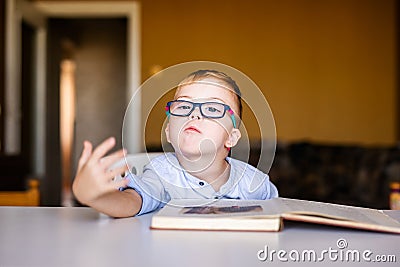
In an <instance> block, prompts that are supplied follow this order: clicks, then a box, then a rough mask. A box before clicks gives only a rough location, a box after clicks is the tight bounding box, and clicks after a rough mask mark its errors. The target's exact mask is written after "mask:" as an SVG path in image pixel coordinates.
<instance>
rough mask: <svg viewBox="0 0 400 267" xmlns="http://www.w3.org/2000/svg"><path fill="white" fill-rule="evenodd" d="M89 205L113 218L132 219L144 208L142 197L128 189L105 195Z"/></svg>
mask: <svg viewBox="0 0 400 267" xmlns="http://www.w3.org/2000/svg"><path fill="white" fill-rule="evenodd" d="M87 204H88V205H89V206H91V207H92V208H94V209H96V210H97V211H100V212H102V213H104V214H107V215H109V216H111V217H115V218H123V217H131V216H135V215H136V214H138V213H139V211H140V209H141V207H142V197H141V196H140V195H139V194H138V193H137V192H136V191H135V190H133V189H128V190H125V191H122V192H121V191H115V192H110V193H107V194H104V195H102V196H100V197H98V198H97V199H95V200H94V201H92V203H87Z"/></svg>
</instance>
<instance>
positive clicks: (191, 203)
mask: <svg viewBox="0 0 400 267" xmlns="http://www.w3.org/2000/svg"><path fill="white" fill-rule="evenodd" d="M283 220H291V221H302V222H310V223H316V224H327V225H334V226H341V227H349V228H359V229H365V230H371V231H381V232H390V233H398V234H400V222H398V221H396V220H395V219H393V218H391V217H390V216H388V215H386V214H385V213H384V212H383V211H381V210H376V209H368V208H360V207H353V206H345V205H338V204H330V203H322V202H314V201H307V200H296V199H288V198H274V199H269V200H228V199H220V200H215V201H213V200H197V199H196V200H195V199H175V200H171V201H170V202H169V203H168V204H167V205H166V206H165V207H164V208H163V209H161V210H160V211H159V212H158V213H156V214H155V215H154V216H153V218H152V222H151V228H152V229H186V230H221V231H223V230H226V231H280V230H281V229H282V226H283Z"/></svg>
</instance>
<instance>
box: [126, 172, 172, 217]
mask: <svg viewBox="0 0 400 267" xmlns="http://www.w3.org/2000/svg"><path fill="white" fill-rule="evenodd" d="M126 179H129V183H128V187H130V188H133V189H134V190H135V191H136V192H138V194H139V195H140V196H141V197H142V207H141V209H140V211H139V213H138V214H137V215H142V214H144V213H148V212H152V211H155V210H157V209H159V208H162V207H164V205H165V204H166V203H167V202H168V201H169V200H170V198H169V195H168V193H167V192H166V191H165V188H164V186H163V184H162V182H161V181H160V178H159V177H158V175H157V173H156V172H155V171H154V170H153V167H152V166H151V164H148V166H146V167H145V169H144V172H143V175H142V176H137V175H134V174H129V175H128V176H127V178H126Z"/></svg>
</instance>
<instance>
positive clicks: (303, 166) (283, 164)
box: [252, 142, 400, 209]
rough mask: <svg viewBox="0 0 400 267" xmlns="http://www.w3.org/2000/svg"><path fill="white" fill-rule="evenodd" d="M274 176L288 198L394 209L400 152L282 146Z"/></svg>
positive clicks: (393, 150) (383, 149)
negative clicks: (391, 197) (391, 202)
mask: <svg viewBox="0 0 400 267" xmlns="http://www.w3.org/2000/svg"><path fill="white" fill-rule="evenodd" d="M256 151H257V149H256V150H255V151H253V152H252V153H254V152H255V153H257V152H256ZM253 163H254V162H253ZM269 174H270V177H271V180H272V181H273V182H274V183H275V184H276V185H277V187H278V189H279V192H280V195H281V196H282V197H290V198H300V199H307V200H316V201H325V202H332V203H339V204H348V205H356V206H363V207H370V208H379V209H388V208H389V184H390V182H391V181H393V180H397V181H399V180H400V147H383V146H381V147H377V146H374V147H367V146H350V145H326V144H315V143H309V142H302V143H292V144H286V145H284V144H278V145H277V148H276V154H275V159H274V162H273V164H272V167H271V170H270V172H269Z"/></svg>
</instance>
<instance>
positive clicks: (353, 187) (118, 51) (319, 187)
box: [0, 0, 400, 209]
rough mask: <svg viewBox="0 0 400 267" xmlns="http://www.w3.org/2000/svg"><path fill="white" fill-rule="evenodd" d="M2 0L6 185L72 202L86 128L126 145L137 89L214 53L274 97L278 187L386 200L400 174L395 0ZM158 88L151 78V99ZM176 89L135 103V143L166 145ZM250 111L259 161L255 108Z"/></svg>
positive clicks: (1, 121) (2, 179) (326, 197)
mask: <svg viewBox="0 0 400 267" xmlns="http://www.w3.org/2000/svg"><path fill="white" fill-rule="evenodd" d="M0 3H1V4H0V29H1V31H0V48H1V57H0V81H1V83H0V99H1V102H0V105H1V109H0V191H4V192H12V191H24V190H28V187H29V185H28V182H27V181H30V180H31V179H32V178H33V179H34V180H36V181H38V182H39V183H38V184H39V191H40V202H39V204H40V205H45V206H59V205H66V206H68V205H73V197H72V196H71V193H70V190H69V188H70V184H71V180H72V178H73V177H74V173H75V171H76V165H77V160H78V157H79V155H80V153H81V150H82V142H83V140H90V141H92V142H93V143H94V144H95V145H97V144H99V143H100V142H101V141H102V140H104V139H105V138H106V137H108V136H111V135H112V136H115V137H116V139H117V143H118V144H117V147H118V148H120V147H121V146H122V137H121V131H122V124H123V118H124V113H125V110H126V107H127V104H128V102H129V99H130V97H131V96H132V94H133V93H134V90H135V89H136V88H138V87H139V85H140V84H141V83H142V82H144V81H146V80H147V79H148V78H149V77H151V76H152V75H154V74H156V73H158V72H159V71H161V70H163V69H165V68H167V67H169V66H172V65H175V64H178V63H183V62H187V61H194V60H207V61H215V62H220V63H223V64H227V65H229V66H232V67H234V68H236V69H238V70H240V71H242V72H243V73H245V74H246V75H247V76H249V78H250V79H252V80H253V81H254V82H255V83H256V84H257V85H258V87H259V88H260V90H261V91H262V92H263V94H264V96H265V98H266V99H267V100H268V103H269V106H270V108H271V110H272V112H273V115H274V118H275V124H276V131H277V151H276V157H275V161H274V163H273V166H272V168H271V170H270V176H271V180H272V181H273V182H274V183H276V184H277V185H278V188H279V190H280V194H281V196H284V197H294V198H303V199H309V200H320V201H329V202H336V203H344V204H352V205H360V206H367V207H374V208H382V209H384V208H389V193H390V184H392V183H393V182H396V181H400V147H399V139H400V106H399V103H400V102H399V100H400V86H399V78H398V77H399V74H398V73H399V70H398V66H399V62H400V56H399V44H398V40H399V39H398V38H399V36H400V35H399V27H400V19H399V14H400V13H399V11H400V9H399V3H398V1H395V0H324V1H317V0H280V1H274V0H250V1H239V0H219V1H215V0H214V1H211V0H202V1H184V0H169V1H165V0H140V1H139V0H138V1H131V0H126V1H99V0H96V1H95V0H93V1H88V0H86V1H75V0H73V1H72V0H71V1H68V0H64V1H60V0H54V1H49V0H44V1H41V0H31V1H28V0H3V1H1V2H0ZM154 90H157V89H156V88H155V89H154ZM241 90H242V93H243V95H245V96H246V95H249V94H251V93H252V92H251V91H246V88H241ZM156 93H157V92H156V91H154V92H152V91H151V90H148V91H142V92H141V99H142V106H143V107H144V106H148V105H153V103H150V104H149V103H147V102H146V101H152V100H151V99H152V95H154V94H156ZM169 97H170V95H166V96H164V98H163V99H161V100H160V102H159V103H157V105H156V107H157V108H155V109H154V110H153V111H152V112H151V116H150V117H149V118H147V116H145V114H146V111H144V110H142V109H141V107H140V106H138V107H136V109H135V110H134V112H135V116H134V120H133V121H132V122H130V123H129V125H128V126H127V127H128V128H129V136H130V137H131V138H129V142H128V145H129V147H128V149H129V153H136V152H141V151H145V150H148V151H160V150H161V136H160V134H161V126H162V123H163V122H164V120H165V115H164V111H163V109H162V108H163V105H164V104H165V103H164V102H165V101H164V99H168V98H169ZM158 107H160V110H158ZM246 114H247V115H246ZM244 121H245V124H246V127H247V130H248V135H249V139H250V143H251V144H252V147H251V148H252V149H251V153H250V159H249V162H250V163H251V164H253V165H257V164H258V162H257V159H258V157H257V155H258V154H259V153H260V151H261V149H262V148H261V147H259V144H260V138H261V137H260V132H259V131H258V130H257V129H258V127H259V125H257V121H256V120H254V116H252V114H251V110H249V109H248V108H247V109H245V111H244ZM145 126H146V131H145V133H144V132H143V128H144V127H145ZM249 129H250V130H249ZM251 129H254V130H251ZM143 141H145V142H143ZM124 142H125V141H124ZM260 168H261V169H263V166H262V163H261V166H260ZM265 171H268V168H266V169H265ZM0 204H1V203H0Z"/></svg>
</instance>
